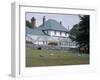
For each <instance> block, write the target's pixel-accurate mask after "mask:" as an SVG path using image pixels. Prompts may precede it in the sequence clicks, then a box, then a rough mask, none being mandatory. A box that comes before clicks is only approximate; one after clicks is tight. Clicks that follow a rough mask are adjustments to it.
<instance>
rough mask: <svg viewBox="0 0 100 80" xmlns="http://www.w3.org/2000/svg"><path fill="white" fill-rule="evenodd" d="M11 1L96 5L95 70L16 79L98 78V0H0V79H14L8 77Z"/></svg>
mask: <svg viewBox="0 0 100 80" xmlns="http://www.w3.org/2000/svg"><path fill="white" fill-rule="evenodd" d="M12 1H26V2H31V3H32V2H33V4H35V5H36V4H38V5H39V6H42V5H47V6H58V5H60V6H67V5H76V6H87V7H89V6H96V7H97V9H98V11H97V18H96V27H95V28H96V32H95V33H96V38H95V40H96V42H95V45H94V46H95V47H94V48H93V50H94V51H95V53H94V54H96V57H97V58H96V60H97V68H96V69H97V72H94V71H93V72H91V73H83V74H80V73H79V74H76V73H72V74H71V73H69V74H65V75H54V76H50V75H43V76H41V75H40V76H34V77H29V78H26V77H25V78H18V79H16V80H100V0H1V1H0V10H1V12H0V80H15V79H14V78H12V77H10V76H9V74H10V70H11V68H10V67H11V2H12Z"/></svg>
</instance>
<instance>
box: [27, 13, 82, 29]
mask: <svg viewBox="0 0 100 80" xmlns="http://www.w3.org/2000/svg"><path fill="white" fill-rule="evenodd" d="M43 16H45V18H46V21H47V20H48V19H54V20H56V21H58V22H60V21H62V25H63V26H64V27H65V28H67V29H68V26H69V29H71V28H72V26H73V25H74V24H77V23H79V21H80V18H79V15H77V14H66V15H65V14H48V13H32V12H31V13H30V12H28V13H26V20H28V21H31V18H32V17H35V19H36V26H37V27H38V26H39V25H41V24H42V23H43Z"/></svg>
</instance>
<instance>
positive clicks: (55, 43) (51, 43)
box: [48, 42, 58, 46]
mask: <svg viewBox="0 0 100 80" xmlns="http://www.w3.org/2000/svg"><path fill="white" fill-rule="evenodd" d="M48 45H55V46H56V45H58V43H57V42H49V43H48Z"/></svg>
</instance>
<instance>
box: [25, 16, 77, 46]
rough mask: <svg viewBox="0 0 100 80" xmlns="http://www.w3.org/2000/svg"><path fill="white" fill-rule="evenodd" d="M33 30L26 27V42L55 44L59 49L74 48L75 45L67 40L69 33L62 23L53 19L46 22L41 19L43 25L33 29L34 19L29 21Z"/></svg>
mask: <svg viewBox="0 0 100 80" xmlns="http://www.w3.org/2000/svg"><path fill="white" fill-rule="evenodd" d="M31 21H32V22H31V23H32V24H33V28H29V27H26V41H27V42H28V41H29V42H32V43H33V44H37V45H49V43H57V45H56V46H60V47H73V48H75V47H76V43H75V42H73V41H72V40H71V39H70V38H69V31H68V30H67V29H66V28H65V27H64V26H63V24H62V22H57V21H56V20H53V19H48V20H47V21H46V19H45V16H44V17H43V23H42V24H41V25H40V26H39V27H35V19H34V18H33V19H31Z"/></svg>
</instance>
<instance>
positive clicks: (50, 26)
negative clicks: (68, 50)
mask: <svg viewBox="0 0 100 80" xmlns="http://www.w3.org/2000/svg"><path fill="white" fill-rule="evenodd" d="M39 28H42V29H43V30H56V31H65V32H67V29H66V28H65V27H64V26H63V25H61V24H60V23H59V22H57V21H56V20H53V19H49V20H47V21H46V22H45V26H43V24H42V25H40V27H39Z"/></svg>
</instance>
